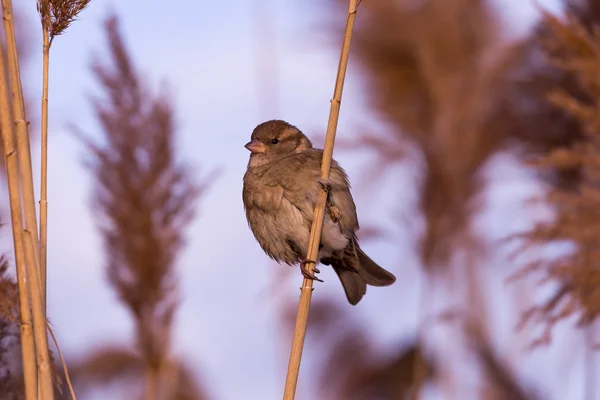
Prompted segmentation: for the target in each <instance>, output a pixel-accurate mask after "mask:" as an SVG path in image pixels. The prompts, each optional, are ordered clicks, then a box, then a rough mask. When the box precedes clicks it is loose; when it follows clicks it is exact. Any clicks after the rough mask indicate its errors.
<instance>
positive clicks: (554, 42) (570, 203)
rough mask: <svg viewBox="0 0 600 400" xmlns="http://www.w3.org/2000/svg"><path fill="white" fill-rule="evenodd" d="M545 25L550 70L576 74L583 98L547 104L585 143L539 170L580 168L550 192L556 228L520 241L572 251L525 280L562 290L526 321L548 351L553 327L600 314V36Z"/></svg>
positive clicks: (559, 23)
mask: <svg viewBox="0 0 600 400" xmlns="http://www.w3.org/2000/svg"><path fill="white" fill-rule="evenodd" d="M596 15H597V16H600V13H597V14H596ZM544 24H545V27H546V29H547V30H548V32H549V36H548V37H547V40H546V41H545V42H544V44H545V48H546V51H547V53H548V55H549V56H550V60H551V63H552V65H554V66H555V67H556V68H559V69H561V70H562V71H564V72H565V73H568V74H570V75H571V76H572V78H573V79H574V82H575V83H576V84H577V87H578V91H579V94H578V95H574V94H573V93H572V92H569V91H567V90H565V89H564V88H561V87H557V88H556V89H554V90H552V91H551V92H550V93H549V94H548V101H549V102H550V103H552V104H553V105H554V106H555V107H559V108H561V109H562V110H564V111H565V112H567V113H569V114H570V115H571V116H572V117H573V118H575V119H576V120H577V121H578V123H579V125H580V128H579V129H580V130H581V132H582V137H581V139H580V140H578V141H574V142H573V143H571V144H570V145H569V146H563V147H559V148H556V149H553V150H552V151H549V152H548V153H547V154H546V155H544V156H542V157H540V159H539V161H538V162H537V163H536V165H537V166H538V167H545V168H548V167H549V168H552V169H555V170H558V171H560V170H561V169H565V168H577V169H578V170H579V174H578V175H579V176H578V179H577V180H575V181H574V182H571V185H570V186H569V187H567V188H565V187H563V186H553V187H551V188H550V189H549V191H548V195H547V201H548V203H549V204H550V205H551V206H553V208H554V210H555V216H554V218H553V220H551V221H543V222H540V223H538V224H537V225H536V226H535V227H534V228H533V229H532V230H531V231H530V232H527V233H525V234H523V235H519V236H520V238H522V239H523V240H524V245H525V246H527V247H534V246H536V245H545V244H555V243H569V244H571V245H572V248H571V251H568V252H565V253H564V254H562V255H561V256H559V257H556V258H553V259H550V260H542V261H540V260H536V261H534V262H533V263H530V264H528V265H527V266H525V268H524V272H533V271H541V273H542V274H543V275H544V276H545V281H551V282H554V283H556V284H557V286H558V289H557V290H556V292H555V293H554V295H552V296H551V297H550V298H548V299H547V300H546V301H545V302H544V303H542V304H539V305H537V306H535V307H533V308H531V309H530V310H529V311H528V312H527V313H526V314H525V316H524V321H523V323H526V322H539V323H541V324H543V326H544V327H545V329H544V331H543V334H542V335H541V337H540V338H538V339H537V340H536V341H535V342H534V345H536V344H542V343H548V342H549V340H550V338H551V329H552V327H553V326H554V325H555V324H556V323H557V322H559V321H561V320H563V319H566V318H568V317H571V316H574V315H575V316H577V318H578V322H579V324H580V325H588V324H590V323H591V322H593V321H594V320H595V319H596V318H597V316H598V314H599V313H600V269H598V262H599V261H600V252H599V250H598V246H597V238H598V237H599V236H600V200H599V199H600V191H599V187H598V182H600V117H599V115H598V112H597V110H598V107H600V31H598V30H597V29H592V28H590V27H589V26H586V25H585V24H584V23H582V22H581V20H579V19H578V18H577V17H576V16H575V15H573V14H570V15H569V16H568V17H567V18H565V19H564V20H563V19H559V18H558V17H556V16H553V15H551V14H548V13H545V14H544Z"/></svg>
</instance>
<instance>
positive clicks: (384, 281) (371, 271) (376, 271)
mask: <svg viewBox="0 0 600 400" xmlns="http://www.w3.org/2000/svg"><path fill="white" fill-rule="evenodd" d="M356 254H357V255H358V262H359V264H360V266H359V268H358V274H359V275H360V277H361V278H362V279H364V281H365V282H366V283H367V284H368V285H371V286H389V285H391V284H392V283H394V282H396V277H395V276H394V274H392V273H391V272H389V271H387V270H385V269H383V268H382V267H380V266H379V265H377V263H376V262H375V261H373V260H371V258H370V257H369V256H368V255H366V254H365V253H364V252H363V251H362V250H361V249H360V247H358V245H357V246H356Z"/></svg>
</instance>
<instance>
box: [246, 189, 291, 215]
mask: <svg viewBox="0 0 600 400" xmlns="http://www.w3.org/2000/svg"><path fill="white" fill-rule="evenodd" d="M243 198H244V205H245V207H246V208H251V207H257V208H260V209H261V210H263V211H265V212H272V211H276V210H278V209H279V207H280V206H281V200H282V199H283V187H282V186H280V185H277V184H275V185H265V184H263V185H261V186H260V188H256V187H247V186H244V191H243Z"/></svg>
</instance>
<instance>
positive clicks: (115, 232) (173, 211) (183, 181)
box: [75, 16, 209, 399]
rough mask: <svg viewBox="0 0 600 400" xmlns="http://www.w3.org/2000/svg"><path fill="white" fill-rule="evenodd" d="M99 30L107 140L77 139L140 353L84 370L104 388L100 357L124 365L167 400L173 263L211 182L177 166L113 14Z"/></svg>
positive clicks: (167, 118)
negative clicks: (105, 53) (104, 50)
mask: <svg viewBox="0 0 600 400" xmlns="http://www.w3.org/2000/svg"><path fill="white" fill-rule="evenodd" d="M105 30H106V35H107V38H108V47H109V54H110V61H109V62H106V63H104V62H100V61H97V60H96V61H95V62H94V63H93V65H92V69H93V72H94V74H95V76H96V78H97V80H98V82H99V83H100V85H101V86H102V88H103V91H104V93H105V96H101V97H95V98H93V99H92V106H93V108H94V110H95V113H96V117H97V120H98V123H99V125H100V127H101V129H102V132H103V140H102V141H101V142H93V141H92V140H90V139H88V137H85V136H83V135H81V134H80V137H81V138H82V140H83V141H84V143H85V146H86V148H87V151H88V154H89V155H90V156H89V158H88V162H87V164H88V166H89V168H90V169H91V171H92V173H93V174H94V178H95V187H94V194H93V199H94V200H93V207H94V210H95V212H96V216H97V220H98V224H99V227H100V229H101V232H102V236H103V238H104V246H105V249H106V255H107V260H106V264H107V275H108V279H109V282H110V284H111V285H112V286H113V288H114V289H115V291H116V292H117V294H118V296H119V299H120V300H121V302H122V303H123V304H124V305H125V306H126V307H127V309H128V310H129V311H130V312H131V315H132V317H133V319H134V326H135V338H136V346H135V350H134V351H133V353H131V352H130V351H129V350H128V349H120V352H119V351H117V352H115V351H113V352H112V353H111V354H112V355H111V354H108V353H105V352H104V353H103V352H100V353H99V355H98V354H96V355H92V357H95V361H94V359H92V358H91V359H89V360H88V361H87V362H83V363H82V365H85V366H88V367H86V368H91V369H92V370H93V368H94V365H96V367H97V368H98V369H97V370H96V372H97V373H96V375H95V376H96V378H97V379H96V381H101V380H102V379H104V378H103V376H104V373H103V372H102V371H103V370H102V365H108V364H107V362H108V361H106V360H109V361H111V362H115V363H116V362H117V361H118V360H125V361H123V363H124V364H122V365H124V367H123V368H125V366H127V369H130V370H131V369H133V370H134V371H136V373H137V374H138V375H139V376H143V377H144V379H145V381H146V383H145V385H146V386H145V389H144V393H145V395H144V396H145V398H147V399H152V398H166V397H163V395H161V393H164V391H165V390H167V389H168V388H169V387H170V389H169V390H176V389H177V388H176V387H172V385H169V384H168V382H167V381H168V379H167V378H166V377H167V376H169V373H168V370H169V369H170V368H171V367H173V365H174V364H173V362H172V358H171V354H170V353H171V348H170V345H171V329H172V323H173V318H174V316H175V311H176V308H177V304H178V297H177V277H176V271H175V266H176V261H177V256H178V255H179V253H180V251H181V249H182V247H183V245H184V231H185V228H186V227H187V225H188V224H189V223H190V221H191V220H192V219H193V216H194V213H195V204H196V201H197V199H198V196H199V195H200V194H202V193H203V192H204V191H205V190H206V189H207V187H208V184H209V180H208V179H206V180H203V182H201V183H197V182H196V181H195V179H194V177H193V176H192V174H191V171H190V169H189V168H188V166H187V165H185V164H183V163H182V162H180V161H178V157H177V156H176V149H175V139H176V127H175V121H174V118H175V117H174V109H173V106H172V104H171V102H170V100H169V99H168V98H167V97H165V96H164V94H161V96H160V97H159V96H156V95H153V94H152V93H151V92H150V90H149V89H148V88H147V87H146V85H145V82H143V81H142V80H141V79H140V76H139V74H138V72H137V70H136V68H135V66H134V65H133V62H132V60H131V57H130V55H129V53H128V51H127V49H126V47H125V43H124V42H123V38H122V35H121V32H120V29H119V23H118V19H117V17H115V16H112V17H110V18H108V19H107V20H106V22H105ZM100 356H101V357H104V358H98V357H100ZM107 357H108V358H107ZM98 360H105V361H103V362H100V361H98ZM127 360H129V361H127ZM132 360H134V361H132ZM90 365H91V367H89V366H90ZM114 365H115V366H117V367H118V365H121V364H114ZM180 367H181V368H183V366H180ZM81 368H83V367H81ZM122 372H124V373H126V372H127V371H125V370H123V371H122ZM75 380H76V379H75ZM165 396H166V395H165ZM169 398H170V397H169ZM198 398H200V397H198Z"/></svg>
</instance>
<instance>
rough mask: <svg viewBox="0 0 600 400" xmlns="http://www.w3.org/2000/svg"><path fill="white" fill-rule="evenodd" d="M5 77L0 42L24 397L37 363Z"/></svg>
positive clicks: (32, 393) (32, 394) (32, 395)
mask: <svg viewBox="0 0 600 400" xmlns="http://www.w3.org/2000/svg"><path fill="white" fill-rule="evenodd" d="M7 79H8V77H7V73H6V65H5V63H4V46H0V131H1V133H2V142H3V143H4V155H5V157H6V158H5V160H6V175H7V180H8V193H9V199H10V216H11V221H12V230H13V241H14V248H15V261H16V264H17V266H16V267H17V284H18V288H19V310H20V314H21V357H22V359H23V377H24V383H25V399H26V400H35V399H36V398H37V372H36V371H37V364H36V358H35V345H34V342H33V327H32V323H31V309H30V305H29V289H28V282H27V270H26V266H25V253H24V249H23V240H22V238H21V232H22V230H23V221H22V211H21V189H20V184H19V166H18V161H17V152H16V150H15V144H14V129H13V124H12V112H11V110H10V99H9V95H8V87H7V85H8V80H7Z"/></svg>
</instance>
